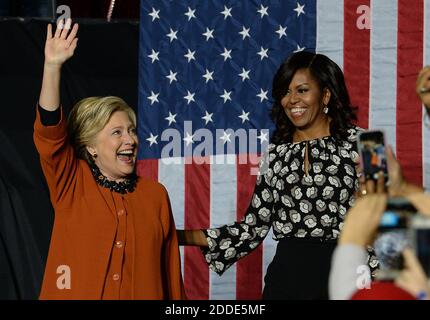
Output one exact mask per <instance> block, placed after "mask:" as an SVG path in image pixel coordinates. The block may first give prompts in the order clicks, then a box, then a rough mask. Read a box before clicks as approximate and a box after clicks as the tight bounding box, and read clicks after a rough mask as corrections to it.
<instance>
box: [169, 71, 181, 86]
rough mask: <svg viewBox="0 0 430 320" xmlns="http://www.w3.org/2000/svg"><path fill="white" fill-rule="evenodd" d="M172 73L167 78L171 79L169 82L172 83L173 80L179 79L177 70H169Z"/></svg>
mask: <svg viewBox="0 0 430 320" xmlns="http://www.w3.org/2000/svg"><path fill="white" fill-rule="evenodd" d="M169 71H170V74H169V75H168V76H166V78H167V79H169V83H170V84H172V82H173V81H178V80H177V79H176V75H177V74H178V73H177V72H175V73H173V71H172V70H169Z"/></svg>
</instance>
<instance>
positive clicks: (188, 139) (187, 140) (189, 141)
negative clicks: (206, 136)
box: [182, 132, 194, 146]
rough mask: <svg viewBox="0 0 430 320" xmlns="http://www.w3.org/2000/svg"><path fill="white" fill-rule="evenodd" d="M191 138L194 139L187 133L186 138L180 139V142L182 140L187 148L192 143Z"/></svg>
mask: <svg viewBox="0 0 430 320" xmlns="http://www.w3.org/2000/svg"><path fill="white" fill-rule="evenodd" d="M193 138H194V135H190V134H189V133H188V132H187V136H186V137H185V138H184V139H182V140H184V141H185V142H186V143H187V146H188V145H189V144H190V143H194V141H193Z"/></svg>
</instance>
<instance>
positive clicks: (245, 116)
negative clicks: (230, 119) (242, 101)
mask: <svg viewBox="0 0 430 320" xmlns="http://www.w3.org/2000/svg"><path fill="white" fill-rule="evenodd" d="M238 117H239V118H241V119H242V123H245V121H249V112H245V110H242V114H241V115H240V116H238Z"/></svg>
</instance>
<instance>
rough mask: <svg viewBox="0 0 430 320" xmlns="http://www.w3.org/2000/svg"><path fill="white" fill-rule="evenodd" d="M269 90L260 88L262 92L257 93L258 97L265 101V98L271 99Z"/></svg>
mask: <svg viewBox="0 0 430 320" xmlns="http://www.w3.org/2000/svg"><path fill="white" fill-rule="evenodd" d="M267 92H268V91H263V89H260V93H259V94H257V97H259V98H260V102H263V101H264V100H269V99H268V98H267Z"/></svg>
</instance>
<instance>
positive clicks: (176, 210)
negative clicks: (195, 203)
mask: <svg viewBox="0 0 430 320" xmlns="http://www.w3.org/2000/svg"><path fill="white" fill-rule="evenodd" d="M158 181H159V182H160V183H161V184H163V185H164V186H165V187H166V189H167V192H168V193H169V198H170V204H171V206H172V212H173V217H174V219H175V225H176V229H184V225H185V224H184V217H185V214H184V210H185V209H184V208H185V204H184V199H185V167H184V164H183V160H182V158H163V159H160V160H159V161H158ZM180 252H181V270H182V276H183V275H184V274H183V272H184V247H180Z"/></svg>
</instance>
